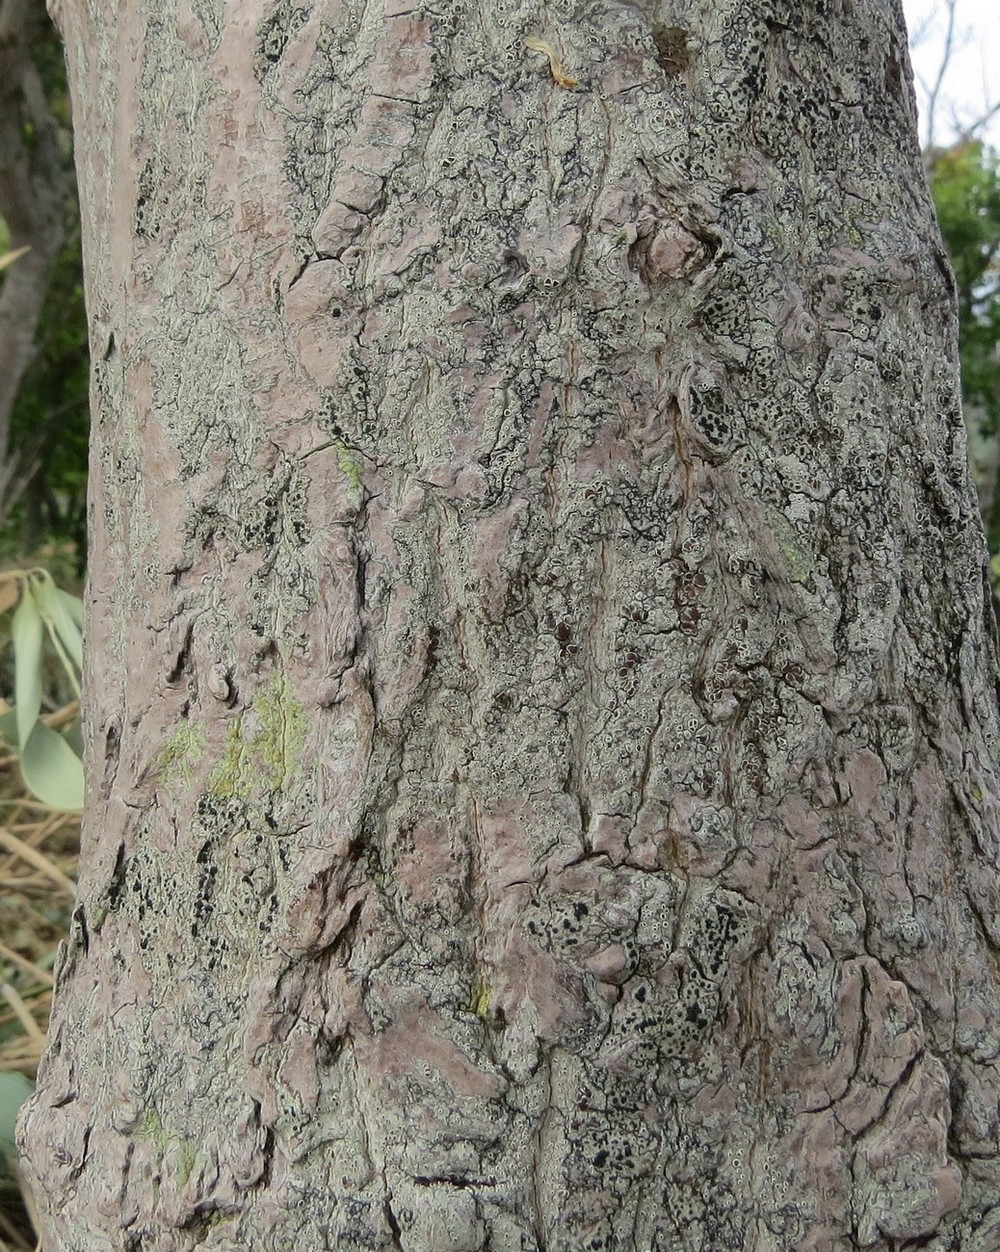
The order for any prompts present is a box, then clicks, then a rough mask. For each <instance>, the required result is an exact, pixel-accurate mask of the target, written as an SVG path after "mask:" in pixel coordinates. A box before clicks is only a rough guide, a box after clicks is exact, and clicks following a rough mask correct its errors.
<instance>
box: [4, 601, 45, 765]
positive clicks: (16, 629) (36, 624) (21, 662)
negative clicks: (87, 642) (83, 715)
mask: <svg viewBox="0 0 1000 1252" xmlns="http://www.w3.org/2000/svg"><path fill="white" fill-rule="evenodd" d="M44 634H45V629H44V627H43V625H42V617H41V614H40V613H39V611H38V605H37V604H36V602H35V597H34V595H33V594H32V587H31V584H30V582H25V584H24V590H23V591H22V593H21V603H20V604H19V605H18V606H17V611H16V612H15V614H14V620H13V621H12V623H11V637H12V638H13V640H14V704H15V707H16V709H17V737H18V740H19V741H20V742H21V743H26V742H27V740H28V736H29V735H30V734H31V728H32V727H33V726H34V725H35V723H36V722H37V721H38V714H39V712H40V711H41V707H42V639H43V637H44Z"/></svg>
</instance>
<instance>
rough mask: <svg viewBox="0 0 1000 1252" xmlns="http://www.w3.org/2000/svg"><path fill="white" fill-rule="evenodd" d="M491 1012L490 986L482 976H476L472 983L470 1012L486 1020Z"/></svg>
mask: <svg viewBox="0 0 1000 1252" xmlns="http://www.w3.org/2000/svg"><path fill="white" fill-rule="evenodd" d="M489 1011H490V986H489V983H487V982H486V980H485V979H484V978H482V977H480V975H478V974H477V975H476V977H475V979H474V980H473V983H472V994H471V995H470V996H469V1012H470V1013H475V1015H476V1016H477V1017H481V1018H482V1019H483V1021H485V1020H486V1017H487V1014H488V1013H489Z"/></svg>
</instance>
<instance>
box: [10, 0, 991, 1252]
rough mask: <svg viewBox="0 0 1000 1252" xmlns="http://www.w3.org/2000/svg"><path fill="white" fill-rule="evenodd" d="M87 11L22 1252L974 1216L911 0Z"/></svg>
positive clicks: (723, 1242) (978, 1087)
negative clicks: (55, 890)
mask: <svg viewBox="0 0 1000 1252" xmlns="http://www.w3.org/2000/svg"><path fill="white" fill-rule="evenodd" d="M60 20H61V23H62V25H63V27H64V31H65V35H66V39H67V43H68V47H69V57H70V65H71V74H72V86H73V92H74V104H75V108H76V116H77V133H78V136H79V139H78V143H79V151H80V168H81V180H82V188H81V195H82V200H83V206H84V217H85V236H86V246H85V255H86V262H87V270H88V282H89V307H90V314H91V318H92V346H93V351H94V360H95V362H96V364H95V369H94V381H93V397H94V419H95V420H94V436H93V439H94V443H93V487H92V492H93V494H92V519H91V522H92V553H93V556H92V564H91V582H90V592H89V609H88V611H89V619H88V636H87V645H88V646H87V659H88V669H89V706H88V707H89V719H88V725H89V740H88V769H89V785H90V802H89V809H88V813H87V817H86V822H85V831H84V840H83V854H82V861H81V883H80V903H79V907H78V909H77V911H76V914H75V922H74V930H73V933H72V935H71V937H70V940H69V942H68V945H67V947H66V949H65V952H64V955H63V960H62V962H61V968H60V971H59V993H58V997H57V1002H56V1007H55V1012H54V1017H53V1022H52V1031H51V1036H50V1043H49V1050H48V1054H47V1059H46V1061H45V1063H44V1066H43V1071H42V1074H41V1080H40V1088H39V1093H38V1095H37V1096H36V1097H35V1099H34V1101H33V1103H32V1104H31V1106H30V1110H29V1113H28V1116H27V1118H26V1122H25V1126H24V1132H25V1138H26V1152H27V1163H28V1167H29V1169H30V1172H31V1174H32V1176H33V1177H34V1179H35V1181H36V1185H37V1188H38V1190H39V1193H40V1199H41V1203H42V1206H43V1208H44V1209H45V1210H46V1212H47V1213H48V1222H49V1225H48V1235H47V1238H48V1244H47V1246H48V1247H49V1248H51V1249H55V1248H58V1249H65V1250H66V1252H91V1250H94V1252H96V1250H97V1249H107V1248H125V1249H140V1248H141V1249H142V1250H143V1252H148V1250H150V1249H156V1250H161V1249H162V1250H164V1252H166V1250H170V1252H175V1250H176V1252H180V1250H182V1249H183V1250H187V1249H194V1248H199V1249H217V1250H220V1252H221V1250H223V1249H224V1250H226V1252H231V1250H235V1249H246V1250H247V1252H267V1250H270V1249H274V1250H275V1252H287V1250H288V1249H292V1248H294V1249H300V1250H302V1252H313V1250H322V1249H336V1250H337V1252H355V1250H356V1252H369V1250H371V1249H383V1248H384V1249H392V1248H395V1249H402V1250H405V1252H449V1250H450V1252H476V1250H485V1249H490V1250H491V1252H514V1250H515V1249H517V1250H522V1252H523V1250H526V1249H536V1250H540V1249H546V1250H548V1252H581V1250H582V1249H605V1250H610V1249H615V1250H617V1252H650V1250H652V1249H659V1250H662V1252H689V1250H690V1252H696V1250H700V1252H722V1250H725V1249H747V1250H750V1252H787V1250H788V1249H796V1250H797V1252H834V1250H836V1252H847V1250H851V1249H861V1248H864V1249H878V1250H883V1252H889V1250H890V1249H893V1250H896V1252H898V1250H900V1249H907V1248H916V1247H918V1246H919V1247H920V1248H924V1249H934V1250H936V1252H944V1250H945V1249H948V1250H949V1252H953V1250H955V1249H959V1250H961V1252H996V1249H997V1248H998V1247H1000V1165H998V1099H1000V1074H998V1068H997V1066H998V1060H997V1058H998V1053H1000V1042H998V1033H997V1022H998V1021H1000V1004H998V973H997V970H998V965H997V949H998V945H1000V890H998V885H1000V884H998V874H997V850H998V829H1000V827H998V820H1000V803H998V801H1000V786H998V778H997V769H996V761H997V751H998V745H1000V727H998V716H997V708H998V705H997V662H996V649H995V639H994V629H993V625H992V620H991V617H990V615H989V614H988V612H987V608H988V600H987V597H988V587H987V583H986V580H985V574H984V568H985V550H984V546H983V539H982V531H981V526H980V522H979V518H978V513H977V509H976V503H975V499H974V497H973V493H972V490H971V487H970V484H969V478H968V472H967V465H966V448H965V436H964V431H963V426H962V421H961V414H960V411H959V399H958V396H959V388H958V378H957V369H956V349H955V342H954V338H955V336H954V310H953V294H952V284H951V278H950V273H949V270H948V266H947V263H946V262H945V260H944V258H943V254H942V251H941V246H940V243H939V239H938V234H937V229H936V226H935V224H934V219H933V212H932V208H931V204H930V199H929V196H928V193H927V190H926V186H925V182H924V175H923V172H922V167H921V158H920V153H919V150H918V144H917V138H916V122H915V113H914V105H913V97H912V92H911V88H910V79H909V70H908V65H907V54H906V48H905V34H904V29H903V21H902V16H901V13H900V10H899V5H898V4H897V3H895V2H893V3H890V4H887V3H885V2H884V0H752V2H750V0H675V2H674V3H669V2H668V0H629V2H626V0H559V2H558V3H556V2H553V3H549V4H544V5H543V4H539V3H536V2H535V0H440V3H438V4H437V5H435V6H428V7H426V8H424V7H421V6H419V5H417V4H416V3H414V2H413V0H383V3H381V4H380V3H371V4H369V3H361V0H316V3H314V4H311V5H310V4H307V3H306V0H303V2H302V4H301V5H293V4H292V3H291V2H290V0H276V2H275V0H256V2H250V3H246V4H243V3H241V4H235V3H234V4H230V5H228V6H223V5H221V4H219V3H217V2H214V0H190V2H189V3H187V2H184V0H166V3H164V0H156V2H155V3H153V0H129V2H128V3H126V4H124V5H121V4H112V3H111V2H110V0H88V2H87V3H83V0H66V8H65V12H64V13H63V14H62V15H61V19H60Z"/></svg>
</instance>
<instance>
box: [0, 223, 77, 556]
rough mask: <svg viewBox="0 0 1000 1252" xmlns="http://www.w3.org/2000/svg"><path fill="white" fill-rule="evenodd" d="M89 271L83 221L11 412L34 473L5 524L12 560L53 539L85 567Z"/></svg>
mask: <svg viewBox="0 0 1000 1252" xmlns="http://www.w3.org/2000/svg"><path fill="white" fill-rule="evenodd" d="M82 266H83V262H82V256H81V250H80V227H79V223H76V224H75V226H74V229H73V231H72V233H71V235H70V238H69V240H68V241H67V243H66V246H65V247H64V248H63V250H62V252H61V254H60V256H59V259H58V261H57V262H56V265H55V268H54V269H53V272H52V276H51V278H50V282H49V289H48V293H47V295H46V299H45V305H44V307H43V309H42V315H41V319H40V322H39V327H38V336H37V341H36V354H35V359H34V361H33V362H32V364H31V366H30V368H29V369H28V372H27V373H26V375H25V377H24V380H23V382H22V384H21V389H20V391H19V393H18V397H17V400H16V402H15V404H14V409H13V412H12V413H11V426H10V450H11V453H12V454H13V455H16V456H17V458H18V462H19V464H20V465H21V466H22V467H23V468H25V469H27V468H29V467H34V468H33V471H32V472H31V474H30V477H29V480H28V483H27V485H26V487H25V490H24V491H23V493H22V494H21V496H20V498H19V499H18V500H17V502H16V504H15V505H14V507H13V508H12V509H11V511H10V515H9V516H8V517H6V518H4V519H3V523H2V526H0V552H2V553H3V554H5V555H7V556H12V555H13V554H14V553H16V552H23V551H32V550H35V549H37V548H38V547H39V546H40V545H41V544H43V543H46V542H57V543H58V542H64V543H65V542H70V543H72V544H73V545H74V547H75V548H76V551H77V553H78V554H79V558H80V560H79V564H80V565H81V566H82V557H83V553H84V552H85V550H86V490H87V440H88V435H89V428H90V426H89V409H88V386H89V374H90V366H89V357H88V352H87V320H86V313H85V311H84V303H83V272H82Z"/></svg>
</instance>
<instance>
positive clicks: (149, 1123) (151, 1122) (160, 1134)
mask: <svg viewBox="0 0 1000 1252" xmlns="http://www.w3.org/2000/svg"><path fill="white" fill-rule="evenodd" d="M139 1134H140V1135H141V1136H142V1138H143V1139H148V1140H149V1141H150V1143H152V1144H155V1146H156V1150H157V1151H158V1152H160V1153H161V1154H162V1153H163V1152H165V1151H166V1150H167V1132H166V1130H165V1129H164V1126H163V1118H162V1117H161V1116H160V1115H159V1113H157V1111H156V1109H146V1111H145V1112H144V1113H143V1115H142V1121H141V1122H140V1123H139Z"/></svg>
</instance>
